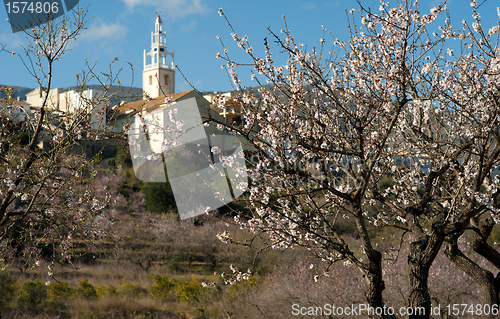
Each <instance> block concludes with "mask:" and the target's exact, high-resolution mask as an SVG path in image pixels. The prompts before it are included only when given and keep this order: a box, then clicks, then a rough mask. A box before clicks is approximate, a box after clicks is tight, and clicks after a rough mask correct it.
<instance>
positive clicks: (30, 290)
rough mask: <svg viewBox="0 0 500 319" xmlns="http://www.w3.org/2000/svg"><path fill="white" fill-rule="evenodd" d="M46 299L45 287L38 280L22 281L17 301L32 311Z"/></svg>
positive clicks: (39, 306)
mask: <svg viewBox="0 0 500 319" xmlns="http://www.w3.org/2000/svg"><path fill="white" fill-rule="evenodd" d="M46 301H47V287H46V286H45V285H44V284H43V283H41V282H40V281H38V280H37V281H26V282H24V283H23V286H22V288H21V293H20V294H19V299H18V302H19V303H20V304H21V305H23V306H25V307H27V308H28V309H30V310H32V311H37V310H39V309H40V308H42V307H43V306H44V305H45V302H46Z"/></svg>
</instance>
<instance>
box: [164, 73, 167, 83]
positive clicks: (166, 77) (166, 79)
mask: <svg viewBox="0 0 500 319" xmlns="http://www.w3.org/2000/svg"><path fill="white" fill-rule="evenodd" d="M164 83H165V85H168V75H165V82H164Z"/></svg>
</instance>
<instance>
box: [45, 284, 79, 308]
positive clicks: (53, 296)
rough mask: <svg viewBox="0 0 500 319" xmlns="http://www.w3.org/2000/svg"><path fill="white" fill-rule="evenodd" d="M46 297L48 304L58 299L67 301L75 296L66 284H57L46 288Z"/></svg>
mask: <svg viewBox="0 0 500 319" xmlns="http://www.w3.org/2000/svg"><path fill="white" fill-rule="evenodd" d="M47 295H48V300H49V302H50V303H55V302H57V301H58V300H59V299H69V298H72V297H73V296H74V295H75V291H74V290H73V289H72V288H71V287H70V286H69V285H68V283H67V282H65V281H63V282H58V283H56V284H52V285H49V286H48V287H47Z"/></svg>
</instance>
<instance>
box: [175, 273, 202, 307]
mask: <svg viewBox="0 0 500 319" xmlns="http://www.w3.org/2000/svg"><path fill="white" fill-rule="evenodd" d="M204 290H205V288H203V286H202V285H201V283H200V281H199V280H198V279H195V278H194V275H191V279H190V280H189V282H187V281H185V280H183V281H180V282H177V288H176V295H177V297H179V298H181V299H183V300H185V301H198V300H199V297H200V296H201V294H202V292H203V291H204Z"/></svg>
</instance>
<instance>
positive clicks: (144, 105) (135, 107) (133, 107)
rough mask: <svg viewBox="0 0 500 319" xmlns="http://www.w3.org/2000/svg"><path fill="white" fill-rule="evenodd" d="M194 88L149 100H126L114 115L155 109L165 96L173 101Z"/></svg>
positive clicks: (159, 105)
mask: <svg viewBox="0 0 500 319" xmlns="http://www.w3.org/2000/svg"><path fill="white" fill-rule="evenodd" d="M193 91H194V90H189V91H183V92H178V93H173V94H167V95H164V96H160V97H157V98H154V99H151V100H150V101H146V100H139V101H134V102H128V103H127V102H126V103H124V104H123V105H120V106H119V107H118V108H117V109H116V117H120V116H126V115H134V114H135V113H137V112H139V111H146V112H151V111H154V110H156V109H157V108H159V107H161V106H162V105H165V104H166V103H165V99H166V98H172V102H175V101H177V100H179V99H180V98H182V97H183V96H185V95H187V94H189V93H191V92H193Z"/></svg>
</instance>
